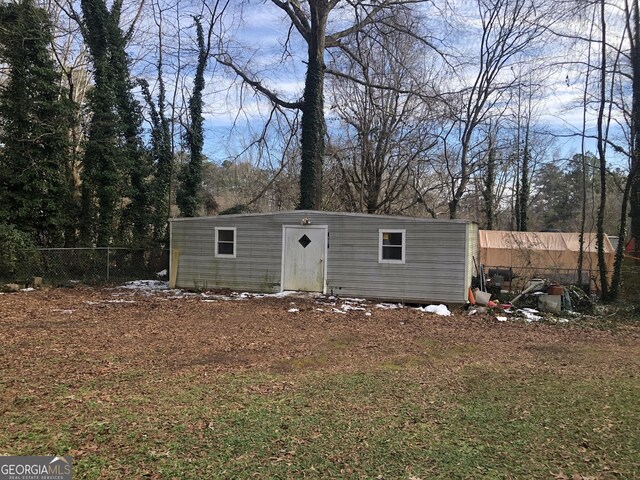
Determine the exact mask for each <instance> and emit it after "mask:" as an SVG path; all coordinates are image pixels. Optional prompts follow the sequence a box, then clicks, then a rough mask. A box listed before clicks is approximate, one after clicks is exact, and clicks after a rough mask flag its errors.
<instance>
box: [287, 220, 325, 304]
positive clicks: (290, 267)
mask: <svg viewBox="0 0 640 480" xmlns="http://www.w3.org/2000/svg"><path fill="white" fill-rule="evenodd" d="M283 235H284V242H283V251H282V275H283V280H282V289H283V290H301V291H304V292H323V291H324V272H325V260H326V259H325V256H326V252H327V227H326V226H325V225H321V226H320V225H313V226H311V225H308V226H286V225H285V226H284V227H283Z"/></svg>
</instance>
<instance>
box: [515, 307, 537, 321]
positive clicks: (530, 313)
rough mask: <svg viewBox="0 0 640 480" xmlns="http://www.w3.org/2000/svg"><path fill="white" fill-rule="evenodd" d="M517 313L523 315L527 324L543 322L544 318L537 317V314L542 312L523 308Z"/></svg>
mask: <svg viewBox="0 0 640 480" xmlns="http://www.w3.org/2000/svg"><path fill="white" fill-rule="evenodd" d="M516 313H520V314H522V316H523V317H524V319H525V320H526V321H527V322H537V321H538V320H542V316H540V315H536V313H540V312H538V310H535V309H533V308H521V309H520V310H516Z"/></svg>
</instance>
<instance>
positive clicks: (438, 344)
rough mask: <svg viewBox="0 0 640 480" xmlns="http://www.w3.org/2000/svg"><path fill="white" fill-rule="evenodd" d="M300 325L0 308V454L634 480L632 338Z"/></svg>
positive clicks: (231, 471)
mask: <svg viewBox="0 0 640 480" xmlns="http://www.w3.org/2000/svg"><path fill="white" fill-rule="evenodd" d="M291 302H295V305H292V304H291ZM292 307H295V308H298V309H299V310H300V311H299V312H296V313H289V312H287V310H288V309H290V308H292ZM317 307H318V305H317V304H316V303H315V302H314V301H313V300H309V299H298V298H296V299H291V298H286V299H255V300H245V301H222V300H220V301H213V302H204V301H202V298H200V297H198V296H191V297H185V298H174V297H173V296H172V295H151V296H150V295H144V294H141V293H135V292H127V291H122V290H109V289H102V290H94V289H82V288H76V289H57V290H49V291H38V292H31V293H18V294H11V295H0V327H1V330H0V331H1V332H2V335H1V336H0V365H1V367H0V368H1V376H0V413H1V415H2V419H3V429H2V430H0V454H24V455H26V454H52V453H70V454H71V455H73V456H74V462H75V466H74V468H75V478H145V477H146V478H247V477H258V478H300V477H312V478H328V477H334V478H337V477H340V478H344V477H348V478H376V477H378V478H409V477H411V476H414V477H418V478H434V477H435V478H478V477H482V478H487V477H490V478H526V477H529V478H545V477H546V478H549V477H551V478H554V477H555V478H572V476H577V477H576V478H588V477H593V478H634V477H638V476H640V470H639V469H640V467H639V465H638V461H637V459H638V458H640V434H639V433H638V429H637V425H638V424H640V414H639V412H638V408H637V398H638V395H639V394H640V381H639V379H638V371H639V369H638V367H639V366H640V328H638V327H636V326H634V325H633V324H628V325H619V326H618V328H616V329H615V330H611V329H609V330H599V329H597V328H591V327H585V326H579V325H576V326H572V325H568V326H557V325H544V324H524V323H498V322H495V321H494V320H492V319H491V318H483V317H462V316H453V317H437V316H432V315H429V314H423V313H420V312H417V311H415V310H409V309H404V310H391V311H384V310H376V309H370V311H371V312H372V315H371V316H365V314H364V312H362V311H350V312H348V313H347V314H335V313H329V312H326V311H325V312H320V311H318V310H317Z"/></svg>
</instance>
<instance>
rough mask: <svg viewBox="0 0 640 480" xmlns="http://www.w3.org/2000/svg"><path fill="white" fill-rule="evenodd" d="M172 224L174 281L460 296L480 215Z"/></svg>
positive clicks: (228, 218)
mask: <svg viewBox="0 0 640 480" xmlns="http://www.w3.org/2000/svg"><path fill="white" fill-rule="evenodd" d="M170 226H171V247H170V248H171V262H170V277H169V278H170V281H171V285H172V286H174V287H177V288H196V289H197V288H230V289H234V290H242V291H249V292H251V291H253V292H271V293H277V292H281V291H284V290H301V291H309V292H321V293H325V294H334V295H341V296H350V297H368V298H376V299H381V300H393V301H406V302H415V303H434V302H442V303H464V302H466V300H467V290H468V287H469V286H470V285H471V277H472V274H473V258H474V257H476V258H477V254H478V253H477V249H478V229H477V225H476V224H475V223H473V222H470V221H466V220H438V219H425V218H410V217H399V216H385V215H367V214H355V213H333V212H320V211H309V210H296V211H287V212H274V213H259V214H242V215H220V216H212V217H198V218H176V219H172V220H171V225H170Z"/></svg>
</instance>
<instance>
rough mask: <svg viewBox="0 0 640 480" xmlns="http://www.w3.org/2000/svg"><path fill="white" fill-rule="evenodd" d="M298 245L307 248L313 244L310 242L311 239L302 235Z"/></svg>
mask: <svg viewBox="0 0 640 480" xmlns="http://www.w3.org/2000/svg"><path fill="white" fill-rule="evenodd" d="M298 243H299V244H300V245H302V248H307V246H308V245H309V244H310V243H311V240H309V237H307V236H306V235H302V236H301V237H300V239H299V240H298Z"/></svg>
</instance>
